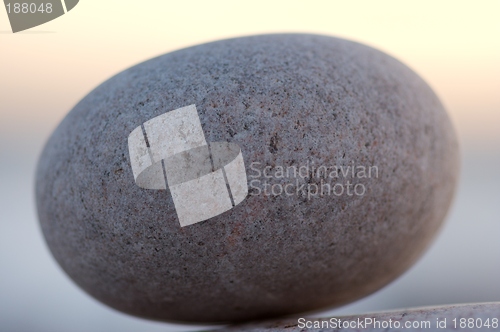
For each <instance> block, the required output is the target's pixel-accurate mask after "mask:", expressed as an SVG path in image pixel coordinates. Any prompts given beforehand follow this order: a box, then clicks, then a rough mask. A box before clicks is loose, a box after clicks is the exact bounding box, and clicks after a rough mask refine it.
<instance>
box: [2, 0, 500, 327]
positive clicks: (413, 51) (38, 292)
mask: <svg viewBox="0 0 500 332" xmlns="http://www.w3.org/2000/svg"><path fill="white" fill-rule="evenodd" d="M28 2H29V1H28ZM499 13H500V2H499V1H487V0H485V1H481V2H474V3H473V2H466V1H422V0H420V1H404V2H403V1H385V0H380V1H349V2H347V1H312V0H309V1H264V0H253V1H231V0H227V1H216V0H212V1H199V2H190V1H166V0H156V1H154V0H149V1H120V0H107V1H98V0H81V1H80V3H79V4H78V5H77V6H76V7H75V9H73V10H72V11H71V12H69V13H68V14H66V15H64V16H62V17H60V18H58V19H56V20H54V21H51V22H49V23H46V24H44V25H41V26H38V27H35V28H33V29H30V30H27V31H25V32H20V33H16V34H13V33H12V32H11V30H10V25H9V22H8V18H7V14H6V11H5V10H4V9H3V8H0V216H1V219H0V331H38V332H44V331H50V332H57V331H74V332H78V331H86V332H87V331H96V332H97V331H122V332H125V331H143V332H147V331H187V330H195V329H196V330H199V329H202V328H203V327H199V326H197V327H193V326H186V325H173V324H164V323H158V322H149V321H146V320H142V319H138V318H134V317H131V316H127V315H125V314H122V313H119V312H117V311H114V310H113V309H110V308H108V307H106V306H104V305H103V304H101V303H99V302H97V301H96V300H94V299H93V298H91V297H90V296H88V295H87V294H86V293H84V292H83V291H82V290H80V289H79V288H78V287H77V286H76V285H75V284H74V283H73V282H72V281H71V280H70V279H69V278H68V277H67V276H66V275H65V274H64V273H63V272H62V270H61V269H60V268H59V267H58V266H57V264H56V262H55V261H54V259H53V258H52V256H51V255H50V253H49V251H48V248H47V247H46V245H45V243H44V240H43V237H42V234H41V231H40V229H39V226H38V222H37V217H36V211H35V205H34V194H33V175H34V169H35V165H36V160H37V158H38V155H39V154H40V152H41V149H42V147H43V144H44V143H45V141H46V140H47V138H48V136H49V135H50V133H51V132H52V131H53V130H54V128H55V127H56V126H57V124H58V123H59V122H60V121H61V119H62V118H63V117H64V115H65V114H66V113H67V112H68V111H69V110H71V108H72V107H73V106H74V105H75V104H76V103H77V102H78V101H79V100H80V99H81V98H83V97H84V96H85V95H86V94H87V93H88V92H90V91H91V90H92V89H93V88H95V87H96V86H97V85H98V84H100V83H102V82H103V81H104V80H106V79H108V78H109V77H110V76H112V75H114V74H116V73H118V72H120V71H122V70H123V69H125V68H128V67H130V66H132V65H135V64H137V63H139V62H142V61H144V60H147V59H149V58H151V57H155V56H158V55H161V54H163V53H167V52H170V51H173V50H176V49H179V48H183V47H187V46H191V45H195V44H199V43H204V42H209V41H213V40H217V39H223V38H230V37H237V36H244V35H251V34H261V33H276V32H309V33H319V34H328V35H333V36H338V37H343V38H347V39H351V40H355V41H358V42H361V43H365V44H368V45H370V46H373V47H375V48H378V49H380V50H382V51H385V52H386V53H388V54H390V55H392V56H394V57H396V58H398V59H400V60H401V61H403V62H404V63H406V64H407V65H408V66H410V67H411V68H413V69H414V70H415V71H416V72H417V73H419V74H420V75H421V76H422V77H423V78H424V79H425V80H426V81H427V82H428V83H429V84H430V85H431V86H432V87H433V88H434V89H435V91H436V93H437V94H438V95H439V96H440V98H441V100H442V101H443V103H444V104H445V106H446V108H447V109H448V111H449V114H450V117H451V118H452V121H453V123H454V125H455V127H456V130H457V132H458V135H459V138H460V142H461V149H462V172H461V180H460V184H459V189H458V192H457V195H456V198H455V201H454V204H453V207H452V209H451V210H450V212H449V214H448V217H447V223H446V225H445V227H444V229H443V230H442V231H441V233H440V234H439V236H438V237H437V239H436V241H435V243H434V244H433V246H432V247H431V248H430V249H429V250H428V251H427V253H426V254H425V255H424V256H423V257H422V259H421V260H420V261H419V262H418V263H417V264H416V265H415V266H413V268H411V269H410V270H409V271H407V272H406V273H405V274H404V275H403V276H402V277H400V278H399V279H397V280H396V281H395V282H393V283H392V284H390V285H389V286H387V287H385V288H384V289H382V290H380V291H378V292H377V293H375V294H373V295H371V296H369V297H367V298H365V299H362V300H360V301H358V302H355V303H353V304H350V305H347V306H345V307H343V308H340V309H337V310H331V311H326V312H323V313H319V314H316V316H326V315H342V314H350V313H361V312H369V311H378V310H387V309H393V308H403V307H404V308H406V307H412V306H426V305H438V304H450V303H464V302H482V301H500V284H499V282H498V281H499V280H500V194H499V190H498V188H499V187H500V178H499V172H500V147H499V145H500V126H499V125H500V38H499V36H500V19H499V17H498V15H499Z"/></svg>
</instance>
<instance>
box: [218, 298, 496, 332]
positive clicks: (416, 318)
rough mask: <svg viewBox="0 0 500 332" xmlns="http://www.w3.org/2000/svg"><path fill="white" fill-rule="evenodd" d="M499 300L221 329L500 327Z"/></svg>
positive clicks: (369, 331) (337, 330)
mask: <svg viewBox="0 0 500 332" xmlns="http://www.w3.org/2000/svg"><path fill="white" fill-rule="evenodd" d="M499 320H500V302H495V303H474V304H457V305H446V306H436V307H423V308H412V309H405V310H397V311H387V312H379V313H370V314H362V315H352V316H340V317H327V318H304V317H301V318H288V319H283V320H280V321H267V322H260V323H249V324H245V325H234V326H230V327H227V328H224V329H218V330H215V331H218V332H231V331H241V332H281V331H286V332H295V331H301V332H305V331H335V332H347V331H363V332H374V331H384V332H390V331H394V332H395V331H442V332H446V331H500V325H499Z"/></svg>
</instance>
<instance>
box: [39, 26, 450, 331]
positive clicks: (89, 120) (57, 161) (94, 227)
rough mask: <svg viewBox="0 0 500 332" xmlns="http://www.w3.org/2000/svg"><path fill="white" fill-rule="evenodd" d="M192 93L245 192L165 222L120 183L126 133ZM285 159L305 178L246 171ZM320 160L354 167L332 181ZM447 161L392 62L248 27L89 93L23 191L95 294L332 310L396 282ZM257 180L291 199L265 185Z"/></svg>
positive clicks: (143, 195) (161, 303) (153, 205)
mask: <svg viewBox="0 0 500 332" xmlns="http://www.w3.org/2000/svg"><path fill="white" fill-rule="evenodd" d="M193 104H195V105H196V108H197V112H198V115H199V118H200V121H201V126H202V128H203V131H204V136H205V139H206V141H207V142H231V143H234V144H236V145H237V146H238V147H239V148H241V154H242V156H243V159H244V166H245V169H246V175H247V178H248V189H249V195H248V196H247V197H246V198H245V199H244V200H243V201H242V202H241V203H239V204H238V205H236V206H235V207H234V208H232V209H230V210H229V211H227V212H224V213H222V214H220V215H218V216H215V217H213V218H210V219H208V220H206V221H202V222H198V223H195V224H192V225H189V226H185V227H180V224H179V219H178V216H177V214H176V210H175V206H174V202H173V199H172V196H171V195H170V191H169V190H153V189H144V188H141V187H140V186H138V185H137V184H136V183H135V181H134V175H133V172H132V168H131V160H130V157H129V150H128V146H127V145H128V143H127V140H128V137H129V134H131V132H132V131H133V130H134V129H136V128H138V126H141V125H142V124H144V123H145V122H146V121H148V120H150V119H152V118H155V117H157V116H159V115H162V114H164V113H166V112H170V111H172V110H176V109H179V108H181V107H185V106H188V105H193ZM193 128H195V127H193ZM138 130H139V129H138ZM146 130H147V128H146ZM193 130H195V129H193ZM135 133H137V134H138V135H139V136H138V137H139V138H140V131H136V132H135ZM156 134H158V135H156V136H155V137H160V136H161V135H160V134H161V133H156ZM155 144H156V143H155ZM137 151H139V152H138V153H140V151H142V150H140V149H138V150H137ZM174 159H175V158H174ZM307 165H309V167H310V168H309V170H307V169H306V166H307ZM290 166H295V167H297V170H299V169H300V167H301V166H302V167H303V168H302V170H303V171H302V173H301V174H302V175H303V176H304V177H302V176H301V175H300V174H294V173H293V172H292V170H293V169H291V168H289V170H290V172H289V174H288V175H289V176H288V177H284V178H282V177H279V174H278V176H275V177H274V178H271V179H267V178H265V177H264V176H263V174H262V173H261V176H260V177H257V175H258V173H259V172H262V171H263V170H264V169H265V168H266V167H269V168H268V169H267V171H270V172H271V173H275V172H277V171H278V170H279V168H280V167H284V168H286V167H290ZM312 166H315V167H319V166H325V167H329V168H328V172H330V173H328V176H325V175H324V173H320V174H319V176H318V173H317V172H316V173H314V172H313V171H312ZM334 166H338V167H340V166H342V167H344V168H343V169H344V170H347V167H348V166H354V167H355V168H356V171H358V173H356V175H355V176H352V174H351V173H349V172H347V173H348V174H345V176H342V175H339V176H338V177H336V178H335V177H334V176H335V174H333V176H332V177H330V175H331V170H333V169H335V168H334ZM359 167H365V168H366V169H368V168H369V167H372V170H373V173H372V174H371V177H367V174H366V173H367V172H365V173H364V174H362V173H361V169H360V168H359ZM373 167H376V168H373ZM376 170H377V173H376V172H375V171H376ZM306 171H308V172H309V175H308V176H306V175H307V174H306V173H308V172H306ZM268 173H269V172H267V174H268ZM457 173H458V147H457V141H456V138H455V134H454V131H453V128H452V126H451V124H450V121H449V119H448V117H447V115H446V112H445V111H444V109H443V106H442V105H441V103H440V101H439V100H438V98H437V97H436V95H435V94H434V93H433V92H432V90H431V89H430V88H429V86H428V85H427V84H426V83H425V82H424V81H423V80H422V79H421V78H419V77H418V76H417V75H416V74H415V73H414V72H412V71H411V70H410V69H408V68H407V67H406V66H404V65H403V64H401V63H400V62H398V61H397V60H395V59H393V58H391V57H390V56H388V55H386V54H384V53H381V52H379V51H377V50H374V49H372V48H370V47H367V46H364V45H360V44H358V43H354V42H351V41H346V40H342V39H337V38H333V37H327V36H317V35H300V34H284V35H263V36H253V37H245V38H237V39H230V40H223V41H218V42H214V43H209V44H204V45H200V46H195V47H191V48H187V49H183V50H180V51H176V52H172V53H169V54H166V55H163V56H161V57H158V58H155V59H152V60H149V61H146V62H144V63H141V64H139V65H137V66H134V67H132V68H130V69H128V70H125V71H124V72H122V73H120V74H118V75H116V76H115V77H113V78H111V79H109V80H108V81H106V82H105V83H103V84H102V85H100V86H99V87H97V88H96V89H95V90H94V91H92V92H91V93H90V94H89V95H88V96H86V97H85V98H84V99H83V100H82V101H81V102H79V103H78V104H77V105H76V106H75V108H74V109H73V110H72V111H71V112H70V113H69V114H68V115H67V116H66V118H65V119H64V120H63V121H62V123H61V124H60V125H59V127H58V128H57V129H56V130H55V132H54V133H53V134H52V136H51V138H50V139H49V141H48V143H47V145H46V147H45V149H44V150H43V153H42V155H41V157H40V161H39V164H38V169H37V173H36V201H37V207H38V214H39V219H40V223H41V227H42V230H43V234H44V236H45V238H46V241H47V243H48V245H49V247H50V250H51V251H52V253H53V255H54V257H55V258H56V260H57V261H58V262H59V264H60V265H61V266H62V268H63V269H64V271H66V273H67V274H68V275H69V276H70V277H71V278H72V279H73V280H74V281H75V282H76V283H77V284H78V285H80V286H81V287H82V288H83V289H84V290H86V291H87V292H88V293H89V294H91V295H92V296H94V297H95V298H97V299H99V300H100V301H102V302H104V303H106V304H108V305H109V306H111V307H113V308H116V309H118V310H121V311H124V312H127V313H130V314H133V315H138V316H142V317H146V318H152V319H158V320H166V321H183V322H236V321H245V320H251V319H262V318H266V317H275V316H281V315H288V314H296V313H300V312H305V311H312V310H318V309H323V308H327V307H335V306H340V305H342V304H345V303H348V302H351V301H354V300H356V299H359V298H361V297H363V296H366V295H368V294H370V293H372V292H374V291H376V290H378V289H380V288H381V287H383V286H384V285H386V284H387V283H389V282H390V281H392V280H394V278H396V277H397V276H399V275H400V274H401V273H402V272H404V271H405V270H406V269H407V268H408V267H410V266H411V265H412V264H413V263H414V262H415V260H416V259H417V258H418V257H420V255H421V254H422V252H423V250H424V249H425V248H426V247H427V246H428V244H429V242H430V241H431V240H432V239H433V238H434V236H435V234H436V231H437V230H438V229H439V227H440V225H441V223H442V221H443V219H444V217H445V214H446V212H447V210H448V207H449V205H450V202H451V199H452V196H453V192H454V188H455V183H456V180H457ZM151 174H152V175H151V177H148V178H147V179H148V180H147V181H150V179H156V178H157V177H160V178H161V177H163V172H162V171H161V165H158V168H156V169H154V170H153V172H152V173H151ZM275 175H276V174H275ZM337 175H338V174H337ZM361 175H365V177H361ZM375 175H377V176H375ZM180 178H182V177H180ZM147 181H146V182H145V183H146V184H145V186H146V187H147V186H148V185H151V183H150V182H147ZM252 181H253V182H252ZM256 181H260V182H256ZM265 181H267V184H268V185H274V186H275V187H273V188H274V193H275V194H277V193H278V191H279V188H280V187H279V186H281V188H282V189H283V188H285V186H286V185H289V186H288V187H286V189H287V190H288V193H291V194H290V195H286V194H281V195H273V194H269V192H270V189H269V187H267V191H266V192H267V193H268V194H267V195H266V194H265V193H264V191H263V189H265V187H264V186H265ZM322 181H323V182H322ZM327 182H328V184H330V186H331V188H333V187H335V185H336V184H339V185H340V187H338V186H337V187H336V188H337V189H336V191H335V193H333V191H330V192H327V189H328V188H327V187H326V185H325V183H327ZM349 183H351V188H350V195H349V194H348V190H349ZM315 185H317V186H318V188H319V187H320V186H325V187H324V191H323V195H320V194H317V195H316V196H315V195H313V193H314V188H315ZM353 185H358V187H357V189H358V191H357V193H356V194H354V193H353V189H354V187H353ZM302 186H304V187H302ZM163 187H165V185H163ZM158 188H161V186H160V187H158ZM221 188H223V187H221ZM341 188H342V190H343V191H344V192H343V193H342V194H341V195H337V194H339V193H341V192H340V189H341ZM363 188H364V192H363V194H361V189H363ZM219 189H220V188H219ZM219 189H217V190H219ZM306 189H309V190H306ZM259 190H260V192H259ZM219 191H220V190H219ZM184 208H185V206H184ZM192 208H193V211H195V209H200V208H202V206H201V205H200V206H198V205H197V204H193V207H192ZM187 212H189V211H187Z"/></svg>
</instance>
